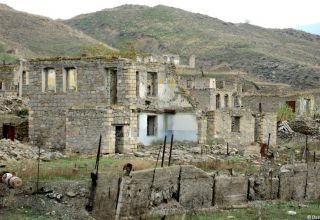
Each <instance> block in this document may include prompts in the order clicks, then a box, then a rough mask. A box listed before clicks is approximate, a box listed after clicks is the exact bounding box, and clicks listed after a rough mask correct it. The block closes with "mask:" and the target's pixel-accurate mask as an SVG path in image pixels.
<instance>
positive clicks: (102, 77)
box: [23, 58, 136, 150]
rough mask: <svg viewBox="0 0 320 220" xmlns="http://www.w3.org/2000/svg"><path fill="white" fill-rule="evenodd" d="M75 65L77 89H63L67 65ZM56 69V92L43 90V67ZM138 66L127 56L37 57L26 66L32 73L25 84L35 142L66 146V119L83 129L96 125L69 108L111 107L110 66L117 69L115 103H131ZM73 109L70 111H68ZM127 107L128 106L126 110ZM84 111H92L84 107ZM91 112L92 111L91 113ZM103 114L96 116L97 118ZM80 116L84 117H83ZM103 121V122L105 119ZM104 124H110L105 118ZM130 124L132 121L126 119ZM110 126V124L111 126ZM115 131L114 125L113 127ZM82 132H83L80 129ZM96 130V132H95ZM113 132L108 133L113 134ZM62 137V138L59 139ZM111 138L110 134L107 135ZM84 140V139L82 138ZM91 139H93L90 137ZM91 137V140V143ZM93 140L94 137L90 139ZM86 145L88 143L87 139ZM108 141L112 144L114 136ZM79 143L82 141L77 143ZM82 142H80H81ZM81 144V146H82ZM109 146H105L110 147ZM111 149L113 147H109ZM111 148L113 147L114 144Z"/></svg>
mask: <svg viewBox="0 0 320 220" xmlns="http://www.w3.org/2000/svg"><path fill="white" fill-rule="evenodd" d="M71 67H72V68H76V71H77V89H76V90H67V91H64V84H65V80H64V78H63V75H64V71H65V69H66V68H71ZM45 68H54V69H55V72H56V91H44V92H43V91H42V86H43V85H42V84H43V79H42V77H43V73H42V72H43V70H44V69H45ZM135 68H136V67H135V66H134V65H133V64H132V63H131V61H129V60H126V59H109V60H108V59H98V58H97V59H86V60H81V59H61V60H59V59H58V60H50V59H49V60H34V61H30V62H29V63H28V64H27V65H26V70H27V71H28V72H29V85H27V86H24V87H23V91H24V95H25V96H27V97H28V98H29V99H30V101H29V107H30V111H29V123H30V125H29V131H30V134H29V136H30V140H31V143H33V144H42V145H43V146H45V147H49V148H55V149H64V148H65V147H66V137H67V135H68V134H67V133H66V131H67V125H66V122H67V118H68V117H69V118H70V120H71V121H72V122H71V124H69V127H68V132H70V128H71V127H70V126H74V125H72V123H74V124H82V125H83V126H88V127H84V128H83V129H84V130H82V131H81V132H82V133H84V131H85V130H86V131H87V130H88V132H89V133H90V132H91V131H90V129H92V128H93V127H95V126H93V124H92V123H90V124H88V123H87V124H85V123H82V122H81V120H82V119H79V121H78V122H76V121H75V117H73V116H72V114H75V115H77V114H76V113H75V112H74V111H72V110H70V109H95V108H105V109H106V108H108V107H110V105H111V103H110V91H111V87H110V80H111V79H110V74H108V71H107V70H108V69H116V70H117V91H116V94H117V103H116V105H129V104H130V103H132V102H133V101H135V99H136V81H135V77H136V69H135ZM69 110H70V113H69ZM127 110H128V108H126V110H124V111H127ZM83 111H84V114H89V113H88V112H86V110H83ZM90 114H91V113H90ZM90 114H89V115H90ZM101 117H102V116H97V115H96V116H95V120H98V118H100V119H101ZM80 118H81V117H80ZM100 123H103V122H102V121H101V122H100ZM105 123H107V122H106V121H105ZM127 124H130V121H128V122H127ZM102 127H103V126H102V125H101V126H99V125H98V124H97V125H96V127H95V128H96V129H97V130H100V128H101V129H102ZM109 128H110V126H109ZM112 130H114V128H112ZM79 132H80V131H79ZM92 132H93V131H92ZM95 132H97V131H95ZM99 133H100V132H98V134H99ZM110 133H111V131H110V132H109V133H108V134H110ZM96 136H97V135H96ZM57 137H59V138H57ZM108 137H109V138H111V135H109V136H108ZM68 138H69V141H70V142H69V144H70V147H71V148H72V149H73V148H74V147H75V146H76V145H77V144H76V142H75V138H73V141H71V139H72V138H71V136H68ZM82 139H83V138H82ZM89 140H90V139H89ZM89 140H88V142H89ZM90 142H91V140H90ZM84 143H86V144H87V142H84ZM109 143H110V144H111V143H112V138H111V141H109ZM78 145H79V143H78ZM80 145H81V144H80ZM83 147H84V146H82V145H81V147H80V148H82V150H84V149H83ZM107 148H108V147H106V148H105V149H107ZM109 148H110V147H109ZM111 148H112V147H111ZM113 148H114V147H113Z"/></svg>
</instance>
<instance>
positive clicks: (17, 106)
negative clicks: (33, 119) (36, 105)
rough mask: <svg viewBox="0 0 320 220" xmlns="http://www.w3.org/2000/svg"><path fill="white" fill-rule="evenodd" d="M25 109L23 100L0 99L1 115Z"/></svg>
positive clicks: (12, 97) (25, 105) (9, 97)
mask: <svg viewBox="0 0 320 220" xmlns="http://www.w3.org/2000/svg"><path fill="white" fill-rule="evenodd" d="M24 108H27V103H26V101H25V100H23V99H21V98H19V97H14V96H7V97H0V114H1V113H14V112H18V111H19V110H21V109H24Z"/></svg>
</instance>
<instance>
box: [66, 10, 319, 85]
mask: <svg viewBox="0 0 320 220" xmlns="http://www.w3.org/2000/svg"><path fill="white" fill-rule="evenodd" d="M64 23H65V24H68V25H70V26H71V27H74V28H76V29H78V30H81V31H83V32H85V33H86V34H88V35H90V36H91V37H93V38H95V39H97V40H100V41H102V42H105V43H108V44H109V45H112V46H114V47H117V48H124V47H125V46H126V45H127V43H128V42H131V43H132V42H133V43H134V44H135V46H136V48H137V50H139V51H140V52H148V53H165V52H166V53H167V52H171V53H176V54H180V55H181V56H186V57H187V56H189V55H191V54H195V55H196V56H197V58H198V65H199V66H200V65H204V66H211V65H217V64H220V63H227V64H228V65H229V66H230V67H231V68H233V69H243V70H245V71H248V72H251V73H253V74H255V75H256V76H258V77H260V78H262V79H268V80H269V81H272V82H285V83H290V84H291V85H293V86H296V87H299V88H305V87H316V86H319V85H320V80H319V79H320V67H319V64H320V36H317V35H312V34H308V33H305V32H302V31H296V30H293V29H283V30H280V29H266V28H262V27H258V26H253V25H250V24H233V23H227V22H224V21H221V20H219V19H216V18H212V17H209V16H206V15H201V14H195V13H191V12H187V11H183V10H181V9H176V8H171V7H166V6H162V5H159V6H155V7H147V6H137V5H124V6H120V7H117V8H113V9H105V10H102V11H99V12H95V13H90V14H84V15H79V16H77V17H74V18H72V19H70V20H66V21H64Z"/></svg>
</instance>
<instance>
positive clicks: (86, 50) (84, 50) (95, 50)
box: [76, 43, 137, 60]
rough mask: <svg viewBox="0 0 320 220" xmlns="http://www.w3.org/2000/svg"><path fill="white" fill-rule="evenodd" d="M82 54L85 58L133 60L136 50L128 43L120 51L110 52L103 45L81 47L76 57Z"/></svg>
mask: <svg viewBox="0 0 320 220" xmlns="http://www.w3.org/2000/svg"><path fill="white" fill-rule="evenodd" d="M83 54H85V55H86V56H106V57H124V58H130V59H134V60H135V59H136V57H137V53H136V50H135V48H134V46H133V44H132V43H128V45H127V48H125V49H123V50H121V51H116V50H111V49H110V48H108V47H105V46H104V45H103V44H94V45H83V46H81V49H80V51H79V52H78V53H77V54H76V55H83Z"/></svg>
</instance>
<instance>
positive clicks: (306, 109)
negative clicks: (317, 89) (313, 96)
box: [303, 99, 311, 113]
mask: <svg viewBox="0 0 320 220" xmlns="http://www.w3.org/2000/svg"><path fill="white" fill-rule="evenodd" d="M303 110H304V112H306V113H310V110H311V100H310V99H304V100H303Z"/></svg>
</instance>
